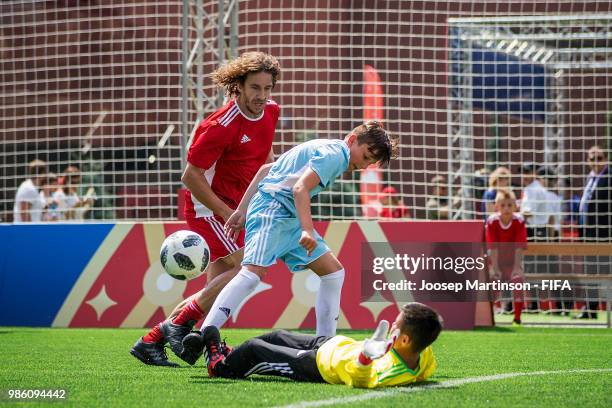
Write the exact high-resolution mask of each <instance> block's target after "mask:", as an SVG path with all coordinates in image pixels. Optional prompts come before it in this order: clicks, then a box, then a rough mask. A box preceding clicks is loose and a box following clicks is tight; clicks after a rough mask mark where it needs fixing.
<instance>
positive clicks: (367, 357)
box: [358, 320, 399, 365]
mask: <svg viewBox="0 0 612 408" xmlns="http://www.w3.org/2000/svg"><path fill="white" fill-rule="evenodd" d="M388 332H389V322H388V321H386V320H381V321H380V323H378V327H376V330H375V331H374V334H373V335H372V337H371V338H369V339H366V340H365V341H364V342H363V350H361V353H360V354H359V360H358V361H359V363H360V364H361V365H369V364H370V363H372V360H376V359H377V358H381V357H382V356H384V355H385V354H387V352H388V351H389V350H391V347H393V343H395V339H397V336H398V335H399V329H395V330H393V332H392V333H388Z"/></svg>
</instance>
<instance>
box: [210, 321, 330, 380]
mask: <svg viewBox="0 0 612 408" xmlns="http://www.w3.org/2000/svg"><path fill="white" fill-rule="evenodd" d="M292 335H293V333H289V332H283V333H281V332H277V334H276V337H279V336H283V337H286V339H285V340H283V342H285V343H294V342H298V343H299V342H301V341H302V340H303V339H291V337H292ZM203 336H204V341H205V346H206V349H207V351H208V355H209V356H211V357H212V358H214V356H215V352H214V350H215V347H216V344H218V343H219V339H220V334H219V330H218V329H217V328H216V327H214V326H210V327H207V328H206V329H205V331H204V333H203ZM299 336H302V335H299ZM309 337H312V336H309ZM264 338H265V336H262V337H257V338H253V339H250V340H248V341H246V342H245V343H243V344H241V345H239V346H238V347H236V348H235V349H234V350H233V351H232V352H231V353H230V354H229V355H228V356H227V357H226V358H225V359H223V358H222V357H221V358H219V359H218V360H216V364H214V365H213V366H212V367H211V365H212V364H211V365H209V374H210V375H211V376H219V377H226V378H244V377H248V376H249V375H252V374H265V375H274V376H281V377H286V378H290V379H292V380H296V381H313V382H324V380H323V378H322V377H321V374H320V373H319V369H318V368H317V360H316V357H317V349H318V346H320V345H321V344H322V341H321V342H319V343H316V342H313V347H312V348H311V349H296V348H291V347H285V346H279V345H276V344H272V343H268V342H267V341H265V340H264ZM313 339H314V338H313ZM217 355H218V354H217ZM211 363H212V361H211Z"/></svg>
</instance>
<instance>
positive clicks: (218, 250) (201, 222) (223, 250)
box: [186, 215, 244, 262]
mask: <svg viewBox="0 0 612 408" xmlns="http://www.w3.org/2000/svg"><path fill="white" fill-rule="evenodd" d="M186 221H187V225H189V229H190V230H191V231H194V232H197V233H198V234H200V235H201V236H202V237H203V238H204V239H205V240H206V243H207V244H208V247H209V248H210V262H215V261H216V260H217V259H219V258H223V257H226V256H228V255H230V254H233V253H234V252H236V251H238V250H239V249H240V248H244V228H243V229H242V231H240V235H239V236H238V239H236V242H234V241H232V240H231V239H229V238H228V237H227V236H226V235H225V233H224V232H223V224H224V221H223V218H221V217H219V216H217V215H215V216H213V217H201V218H187V220H186Z"/></svg>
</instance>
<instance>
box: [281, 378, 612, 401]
mask: <svg viewBox="0 0 612 408" xmlns="http://www.w3.org/2000/svg"><path fill="white" fill-rule="evenodd" d="M602 372H612V368H592V369H576V370H557V371H531V372H525V373H505V374H495V375H485V376H482V377H469V378H459V379H456V380H449V381H442V382H439V383H427V384H423V385H416V386H411V387H395V388H388V389H386V390H384V391H371V392H366V393H364V394H360V395H354V396H350V397H340V398H330V399H325V400H317V401H302V402H297V403H295V404H289V405H283V406H282V407H281V408H306V407H323V406H326V405H336V404H350V403H354V402H361V401H368V400H371V399H377V398H386V397H391V396H395V395H401V394H409V393H413V392H421V391H427V390H432V389H439V388H452V387H458V386H461V385H465V384H474V383H480V382H487V381H498V380H505V379H508V378H515V377H532V376H538V375H556V374H580V373H602Z"/></svg>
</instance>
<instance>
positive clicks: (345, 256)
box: [0, 221, 483, 329]
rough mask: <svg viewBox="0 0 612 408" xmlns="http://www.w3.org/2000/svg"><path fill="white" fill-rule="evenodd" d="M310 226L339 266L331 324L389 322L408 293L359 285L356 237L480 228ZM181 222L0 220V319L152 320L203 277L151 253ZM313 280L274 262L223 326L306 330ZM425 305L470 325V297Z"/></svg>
mask: <svg viewBox="0 0 612 408" xmlns="http://www.w3.org/2000/svg"><path fill="white" fill-rule="evenodd" d="M315 227H316V228H317V231H318V232H319V233H320V234H321V236H323V238H324V239H325V241H326V242H327V244H328V245H329V247H330V248H331V250H332V251H333V252H334V253H335V254H336V256H337V257H338V259H339V260H340V262H341V263H342V265H343V266H344V268H345V270H346V278H345V281H344V286H343V291H342V300H341V312H340V316H339V322H338V327H339V328H353V329H371V328H372V327H375V325H376V322H377V321H378V320H380V319H387V320H393V319H394V318H395V315H396V314H397V312H398V310H399V309H398V306H400V305H401V304H402V303H405V302H406V301H407V300H408V299H403V298H399V299H397V298H395V297H393V296H391V295H384V296H382V295H381V293H378V292H376V291H372V292H371V293H366V292H364V291H363V287H362V286H363V282H362V257H361V256H360V254H359V252H361V250H362V247H363V245H370V243H376V244H375V245H378V244H380V243H382V244H385V243H386V244H389V243H390V244H394V243H395V242H409V241H413V242H439V241H440V240H441V237H444V241H445V242H448V241H453V240H454V241H455V242H466V241H469V242H480V241H481V240H482V236H483V225H482V223H481V222H479V221H475V222H465V221H461V222H392V221H390V222H376V221H358V222H318V223H316V225H315ZM186 228H187V225H186V224H184V223H121V224H99V225H97V224H81V225H61V224H57V225H8V226H2V227H0V237H1V238H2V242H3V243H6V244H5V248H6V250H5V251H4V253H3V254H2V258H0V306H1V307H0V325H3V326H9V325H10V326H55V327H150V326H152V325H153V324H155V323H157V322H159V321H161V320H162V319H164V318H165V317H166V316H167V315H168V314H169V313H170V312H171V311H172V309H173V308H174V307H175V305H177V304H178V303H179V302H180V301H181V300H183V299H184V298H185V297H188V296H190V295H191V294H193V293H195V292H197V291H198V290H200V289H201V288H202V287H204V285H205V282H206V281H205V277H200V278H198V279H195V280H193V281H189V282H185V281H178V280H175V279H173V278H171V277H170V276H169V275H167V274H166V273H165V271H164V270H163V268H162V266H161V263H160V261H159V249H160V247H161V244H162V242H163V240H164V238H165V237H166V236H168V235H170V234H171V233H173V232H175V231H178V230H181V229H186ZM374 252H375V251H374ZM318 287H319V278H318V277H317V276H316V275H315V274H314V273H313V272H312V271H309V270H306V271H303V272H299V273H291V272H289V270H288V269H287V268H286V267H285V265H284V264H282V263H280V262H279V263H277V264H276V265H273V266H272V267H270V269H269V271H268V273H267V275H266V277H265V278H264V279H263V280H262V282H261V283H260V284H259V286H258V287H257V288H256V290H255V291H254V293H253V294H251V296H250V297H248V298H247V299H245V300H244V301H243V303H242V304H241V305H240V306H239V308H238V309H237V310H236V311H235V312H234V313H233V315H232V317H231V318H230V320H229V321H228V323H227V326H229V327H257V328H289V329H292V328H293V329H295V328H304V329H305V328H308V329H312V328H314V327H315V313H314V304H315V299H316V295H317V292H318ZM24 299H26V300H27V302H26V303H24ZM426 303H427V304H429V305H431V306H432V307H435V308H436V309H437V310H438V311H439V312H440V313H441V314H442V316H443V317H444V319H445V326H446V327H447V328H459V329H461V328H462V329H468V328H471V327H473V324H474V310H475V304H474V303H473V302H472V303H470V302H446V301H444V302H439V301H438V300H432V301H426Z"/></svg>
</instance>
